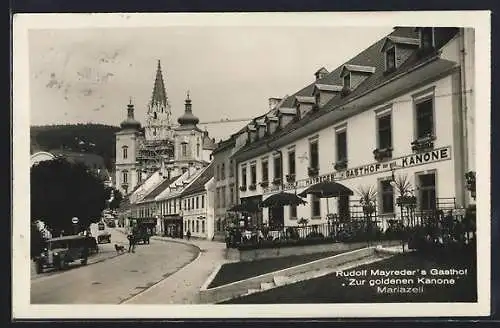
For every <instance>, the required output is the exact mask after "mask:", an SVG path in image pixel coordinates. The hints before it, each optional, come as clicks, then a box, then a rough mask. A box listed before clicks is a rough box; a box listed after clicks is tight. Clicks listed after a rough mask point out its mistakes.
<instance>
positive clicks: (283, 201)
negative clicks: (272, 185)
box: [262, 192, 306, 207]
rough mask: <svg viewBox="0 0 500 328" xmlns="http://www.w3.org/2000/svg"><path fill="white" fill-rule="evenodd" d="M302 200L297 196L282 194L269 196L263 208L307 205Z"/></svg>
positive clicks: (263, 203)
mask: <svg viewBox="0 0 500 328" xmlns="http://www.w3.org/2000/svg"><path fill="white" fill-rule="evenodd" d="M305 203H306V201H304V200H303V199H302V198H300V197H299V196H297V195H295V194H291V193H287V192H280V193H277V194H274V195H271V196H269V197H268V198H266V200H264V201H263V202H262V207H282V206H288V205H302V204H305Z"/></svg>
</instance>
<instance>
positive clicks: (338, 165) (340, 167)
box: [333, 159, 347, 171]
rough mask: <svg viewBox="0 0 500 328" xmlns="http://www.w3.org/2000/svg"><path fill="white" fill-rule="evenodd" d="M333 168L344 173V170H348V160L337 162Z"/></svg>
mask: <svg viewBox="0 0 500 328" xmlns="http://www.w3.org/2000/svg"><path fill="white" fill-rule="evenodd" d="M333 168H334V169H335V170H336V171H342V170H345V169H346V168H347V159H342V160H339V161H337V162H336V163H335V164H334V166H333Z"/></svg>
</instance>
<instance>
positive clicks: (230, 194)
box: [229, 186, 234, 205]
mask: <svg viewBox="0 0 500 328" xmlns="http://www.w3.org/2000/svg"><path fill="white" fill-rule="evenodd" d="M229 204H230V205H233V204H234V187H233V186H231V187H229Z"/></svg>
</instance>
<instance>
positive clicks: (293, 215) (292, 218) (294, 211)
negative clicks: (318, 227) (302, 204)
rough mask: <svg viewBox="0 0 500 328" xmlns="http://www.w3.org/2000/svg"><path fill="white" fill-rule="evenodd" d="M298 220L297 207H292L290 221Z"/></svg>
mask: <svg viewBox="0 0 500 328" xmlns="http://www.w3.org/2000/svg"><path fill="white" fill-rule="evenodd" d="M296 218H297V205H290V219H291V220H294V219H296Z"/></svg>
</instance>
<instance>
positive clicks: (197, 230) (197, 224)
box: [196, 220, 200, 232]
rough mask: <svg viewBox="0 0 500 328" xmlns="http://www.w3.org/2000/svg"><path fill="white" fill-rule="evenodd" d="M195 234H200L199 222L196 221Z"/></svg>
mask: <svg viewBox="0 0 500 328" xmlns="http://www.w3.org/2000/svg"><path fill="white" fill-rule="evenodd" d="M196 232H200V221H198V220H196Z"/></svg>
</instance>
